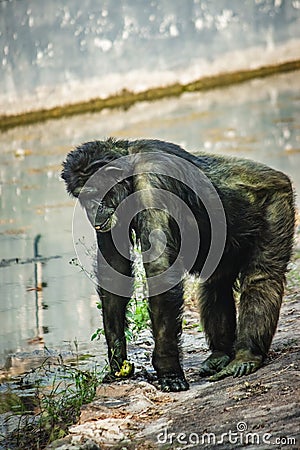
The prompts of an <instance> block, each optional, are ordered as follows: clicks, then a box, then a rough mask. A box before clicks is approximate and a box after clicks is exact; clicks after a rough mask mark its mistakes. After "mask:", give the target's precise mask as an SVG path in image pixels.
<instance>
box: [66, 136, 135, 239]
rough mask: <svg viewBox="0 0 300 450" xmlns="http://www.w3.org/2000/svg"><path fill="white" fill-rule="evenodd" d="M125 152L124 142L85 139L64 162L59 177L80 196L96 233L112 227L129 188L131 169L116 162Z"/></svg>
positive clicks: (73, 193) (74, 195)
mask: <svg viewBox="0 0 300 450" xmlns="http://www.w3.org/2000/svg"><path fill="white" fill-rule="evenodd" d="M119 143H120V144H121V148H119V146H118V144H119ZM116 148H117V149H118V150H117V151H116ZM126 153H127V141H119V142H118V141H114V140H113V139H108V140H107V141H94V142H87V143H85V144H83V145H81V146H79V147H77V148H76V149H75V150H74V151H72V152H70V153H69V154H68V156H67V158H66V160H65V161H64V163H63V171H62V178H63V179H64V181H65V183H66V185H67V190H68V192H69V193H70V194H71V195H72V196H73V197H76V198H78V199H79V201H80V203H81V205H82V206H83V207H84V208H85V210H86V213H87V216H88V219H89V221H90V222H91V224H92V226H93V227H94V228H95V230H96V231H97V232H105V231H109V230H110V229H111V228H112V227H113V226H115V224H116V223H117V220H118V219H117V214H116V213H115V211H116V209H117V207H118V206H119V205H120V203H121V202H122V201H123V200H124V198H125V197H127V196H128V195H129V193H130V191H131V184H132V183H131V179H130V177H129V176H128V175H129V170H130V168H128V166H126V164H124V162H123V163H122V166H121V165H120V164H119V163H118V159H119V158H120V157H121V156H122V154H123V155H126Z"/></svg>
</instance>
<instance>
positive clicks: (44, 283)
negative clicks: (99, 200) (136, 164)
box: [0, 73, 300, 365]
mask: <svg viewBox="0 0 300 450" xmlns="http://www.w3.org/2000/svg"><path fill="white" fill-rule="evenodd" d="M299 92H300V77H299V73H291V74H286V75H281V76H277V77H273V78H268V79H265V80H254V81H252V82H249V83H245V84H243V85H239V86H235V87H231V88H227V89H222V90H214V91H211V92H208V93H195V94H186V95H184V96H183V97H181V98H180V99H178V98H174V99H166V100H162V101H160V102H155V103H141V104H137V105H135V106H134V107H133V108H131V109H130V110H128V111H104V112H102V113H97V114H86V115H84V116H77V117H73V118H68V119H61V120H58V121H52V122H48V123H44V124H37V125H34V126H28V127H20V128H16V129H13V130H9V131H7V132H5V133H2V134H1V135H0V181H1V183H0V208H1V218H0V261H1V260H2V259H11V258H19V259H26V258H31V257H32V256H34V254H33V250H32V244H33V241H34V239H35V236H37V235H39V234H40V235H41V239H40V242H39V250H38V251H39V252H40V253H41V255H43V256H44V257H50V256H53V255H60V256H61V258H60V259H49V260H47V261H44V262H43V263H40V265H37V264H36V265H35V267H34V265H33V264H23V265H20V264H11V265H9V266H6V267H0V285H1V305H0V311H1V318H0V337H1V342H0V365H3V364H4V363H5V359H6V357H7V355H8V354H10V353H15V352H29V353H24V354H26V355H30V354H31V355H32V354H34V351H36V350H38V349H41V348H44V346H46V347H47V348H48V349H57V350H60V349H61V348H63V347H65V346H66V344H65V343H66V342H67V343H68V342H73V341H74V339H75V338H76V339H77V340H78V341H79V343H80V345H84V344H86V346H87V347H89V346H90V345H91V344H90V336H91V334H92V333H93V332H94V331H95V329H96V328H98V327H99V321H100V317H99V313H98V310H97V309H96V296H95V292H94V285H93V283H92V282H91V281H90V280H89V279H88V277H86V276H85V275H84V274H83V273H81V272H80V270H79V268H78V267H75V266H74V265H70V264H69V261H70V260H71V259H72V258H74V257H75V256H76V255H75V252H74V249H73V243H72V213H73V207H74V202H73V200H71V199H69V198H68V197H67V195H66V193H65V189H64V185H63V183H62V181H61V180H60V175H59V174H60V169H61V161H62V160H63V159H64V157H65V155H66V153H67V152H68V151H69V150H70V148H71V147H72V146H74V145H76V144H78V143H81V142H84V141H87V140H91V139H97V138H101V139H102V138H105V137H107V136H110V135H112V136H116V137H119V138H122V137H124V138H142V137H147V138H160V139H164V140H170V141H173V142H176V143H178V144H181V145H182V146H184V147H185V148H186V149H189V150H190V151H194V152H198V151H201V150H205V151H209V152H216V153H225V154H227V155H236V156H245V157H250V158H253V159H256V160H259V161H262V162H265V163H267V164H269V165H271V166H273V167H275V168H277V169H280V170H283V171H285V172H286V173H288V174H289V175H290V176H291V177H292V179H293V182H294V185H295V187H296V190H297V191H298V192H299V191H300V178H299V167H300V134H299V123H300V108H299V104H300V97H299ZM298 201H299V200H298ZM97 351H100V352H101V353H102V352H104V349H103V346H102V345H101V344H100V347H99V348H98V349H97ZM11 359H12V358H10V360H11Z"/></svg>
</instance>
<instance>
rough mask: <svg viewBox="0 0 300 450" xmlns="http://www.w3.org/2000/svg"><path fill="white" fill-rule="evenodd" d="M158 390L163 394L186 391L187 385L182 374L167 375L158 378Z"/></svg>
mask: <svg viewBox="0 0 300 450" xmlns="http://www.w3.org/2000/svg"><path fill="white" fill-rule="evenodd" d="M158 382H159V387H160V390H161V391H163V392H179V391H187V390H188V389H189V384H188V382H187V381H186V379H185V377H184V375H183V374H178V373H169V374H166V375H162V376H160V377H158Z"/></svg>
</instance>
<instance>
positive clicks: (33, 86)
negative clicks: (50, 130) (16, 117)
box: [0, 0, 300, 115]
mask: <svg viewBox="0 0 300 450" xmlns="http://www.w3.org/2000/svg"><path fill="white" fill-rule="evenodd" d="M294 59H300V1H299V0H243V1H240V0H218V1H211V0H184V1H182V0H102V1H100V0H85V1H84V2H82V0H64V1H63V2H62V1H60V0H51V1H49V2H47V1H45V0H10V1H9V0H7V1H1V2H0V66H1V77H0V115H1V114H16V113H21V112H24V111H30V110H34V109H40V108H49V107H52V106H57V105H63V104H68V103H74V102H78V101H84V100H88V99H90V98H94V97H107V96H109V95H112V94H114V93H117V92H120V91H121V90H122V89H124V88H126V89H129V90H132V91H141V90H145V89H147V88H149V87H153V86H162V85H166V84H170V83H174V82H177V81H178V82H180V83H186V82H189V81H193V80H195V79H199V78H201V77H202V76H205V75H210V74H217V73H219V72H224V71H234V70H239V69H244V68H251V67H255V66H261V65H266V64H274V63H279V62H283V61H290V60H294Z"/></svg>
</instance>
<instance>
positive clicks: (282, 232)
mask: <svg viewBox="0 0 300 450" xmlns="http://www.w3.org/2000/svg"><path fill="white" fill-rule="evenodd" d="M157 152H158V154H159V155H160V166H161V165H164V161H165V163H166V167H167V164H168V163H169V162H170V160H171V155H175V156H177V157H179V158H182V159H183V160H186V161H189V162H190V163H192V164H193V165H194V166H195V167H197V168H199V169H200V170H199V177H198V176H197V174H196V176H194V175H192V174H191V177H194V179H192V181H191V182H192V184H193V185H194V186H200V187H201V190H202V192H203V193H204V194H203V195H205V192H206V189H208V188H207V186H206V184H205V181H204V180H203V178H201V173H204V174H205V175H206V177H207V178H208V179H209V180H210V182H211V183H212V185H213V186H214V187H215V189H216V190H217V192H218V195H219V197H220V199H221V201H222V204H223V207H224V210H225V214H226V221H227V237H226V245H225V249H224V253H223V255H222V258H221V261H220V263H219V264H218V266H217V268H216V270H215V271H214V273H213V274H212V275H211V276H210V277H209V279H208V280H206V281H205V282H204V283H203V284H202V285H201V289H200V294H199V298H200V310H201V318H202V322H203V326H204V330H205V333H206V336H207V339H208V343H209V346H210V349H211V351H212V354H211V355H210V357H209V358H208V359H207V360H206V361H205V362H204V363H203V364H202V365H201V367H200V373H201V374H202V375H204V376H206V375H212V376H211V378H210V379H211V380H218V379H221V378H223V377H225V376H228V375H234V376H240V375H243V374H248V373H251V372H253V371H255V370H256V369H258V368H259V367H260V366H261V364H262V362H263V360H264V358H265V357H266V355H267V352H268V350H269V347H270V344H271V340H272V337H273V335H274V332H275V329H276V325H277V321H278V316H279V311H280V306H281V301H282V296H283V290H284V284H285V272H286V268H287V264H288V261H289V259H290V256H291V250H292V240H293V231H294V198H293V191H292V187H291V183H290V181H289V179H288V177H287V176H286V175H284V174H283V173H281V172H278V171H276V170H273V169H271V168H269V167H267V166H265V165H263V164H259V163H256V162H252V161H248V160H242V159H236V158H228V157H224V156H216V155H208V154H204V153H203V154H201V155H199V156H194V155H191V154H190V153H188V152H186V151H185V150H183V149H182V148H180V147H179V146H177V145H174V144H171V143H167V142H162V141H158V140H137V141H132V142H130V141H116V140H114V139H108V140H106V141H95V142H88V143H85V144H83V145H81V146H79V147H78V148H77V149H75V150H74V151H72V152H70V153H69V154H68V156H67V158H66V161H65V162H64V163H63V172H62V177H63V179H64V180H65V182H66V185H67V190H68V192H69V193H70V194H72V195H73V196H75V197H78V195H79V194H80V192H83V191H84V186H85V185H86V182H87V181H88V180H89V179H90V177H91V175H92V174H94V173H95V172H96V171H97V169H99V168H100V167H103V166H105V164H107V163H108V162H111V161H115V160H117V159H118V158H120V157H122V156H126V155H133V156H134V155H141V154H147V153H157ZM132 161H133V162H132V166H135V165H136V166H138V164H139V162H138V159H137V160H136V161H137V162H136V164H135V160H134V159H133V160H132ZM124 164H125V163H124ZM172 164H173V163H171V167H172V173H170V176H167V175H160V174H159V173H158V170H157V168H156V167H155V163H153V162H152V163H151V164H150V166H149V167H150V169H151V173H147V174H145V175H143V174H142V175H141V174H138V175H135V174H134V173H135V170H136V169H137V167H124V170H125V169H126V170H127V171H128V177H127V178H126V180H122V181H121V182H119V181H118V178H117V176H116V183H115V185H114V187H113V188H112V189H111V191H110V192H109V193H107V194H105V197H103V196H101V195H100V198H99V192H98V191H99V189H100V187H101V185H102V181H103V180H101V179H99V178H96V179H95V180H96V181H93V182H92V189H90V191H91V192H92V196H94V198H95V196H96V197H97V207H98V212H97V211H94V213H93V214H94V217H96V219H95V220H94V223H93V225H94V226H95V227H96V229H97V230H98V231H105V232H102V233H101V232H99V233H97V239H98V247H99V249H100V251H101V254H103V255H104V257H105V259H106V262H103V260H102V262H100V263H99V267H98V277H99V281H100V283H99V285H100V287H99V295H100V297H101V299H102V305H103V319H104V328H105V335H106V340H107V344H108V354H109V359H110V363H111V374H110V377H109V379H111V378H112V377H114V373H115V372H116V371H118V370H119V368H120V366H122V363H123V361H124V360H126V357H127V354H126V343H125V337H124V327H125V311H126V305H127V302H128V299H129V296H127V297H124V296H122V295H116V294H112V293H111V292H109V290H107V289H106V290H104V289H103V288H102V287H101V277H102V276H103V275H102V274H103V273H104V272H105V270H104V269H105V268H104V266H103V264H107V262H108V263H109V264H110V265H111V266H112V267H114V268H115V269H116V270H117V271H118V272H119V273H122V274H125V275H127V276H132V266H131V262H130V260H129V251H130V250H129V246H126V245H125V244H124V249H123V255H120V254H119V252H118V251H117V250H116V249H115V247H114V244H113V242H112V240H111V233H110V231H109V230H108V231H106V228H105V227H106V226H107V223H110V224H111V223H112V219H111V217H113V212H114V210H115V209H116V207H117V206H118V205H119V204H120V203H122V201H123V200H124V199H125V198H127V197H128V196H130V195H131V194H132V193H134V192H137V191H139V190H140V189H148V188H149V189H150V188H151V189H153V188H158V189H165V190H167V191H169V192H172V193H174V194H175V195H176V196H178V197H180V198H181V199H182V200H183V202H184V203H185V204H186V205H187V206H188V207H189V209H190V210H191V211H192V212H193V214H194V216H195V218H196V220H197V223H198V227H199V231H200V233H201V248H200V251H199V254H198V256H197V258H196V261H195V263H194V264H193V267H191V268H190V272H192V273H200V272H201V269H202V267H203V264H204V261H205V259H206V257H207V254H208V250H209V247H210V240H211V229H210V222H209V217H208V215H207V211H206V209H205V207H204V205H203V203H202V202H201V200H199V198H198V197H197V196H196V195H195V193H194V192H193V189H191V188H189V187H187V186H186V185H185V183H183V182H180V181H178V180H177V179H176V171H179V170H180V169H179V168H178V167H177V166H176V165H174V164H173V165H172ZM119 170H120V168H119ZM87 191H88V190H87ZM91 192H90V193H88V195H90V194H91ZM207 192H209V191H208V190H207ZM207 195H209V194H207ZM80 197H81V196H80ZM149 201H150V202H151V199H150V200H149V199H148V206H149ZM81 202H82V204H83V206H84V207H85V208H86V210H87V212H88V213H89V209H90V208H95V206H93V205H92V203H91V202H90V199H89V198H87V199H86V200H84V195H83V197H82V198H81ZM94 204H95V202H94ZM90 210H91V209H90ZM119 226H120V227H122V220H121V222H120V224H119ZM131 226H132V228H134V229H135V232H136V235H137V237H138V239H139V240H140V242H141V245H142V250H143V251H144V252H145V251H147V250H148V249H149V239H148V236H149V233H150V232H151V231H152V230H153V229H154V228H155V229H157V228H160V229H161V230H162V231H164V233H165V236H166V251H165V252H164V255H163V256H161V257H159V258H157V259H156V260H155V261H152V262H145V264H144V265H145V270H146V274H147V277H148V278H150V277H152V276H155V275H157V274H160V273H163V272H164V270H166V269H167V268H168V267H169V266H172V264H173V262H174V261H175V259H176V256H177V254H178V251H179V247H180V241H181V238H180V234H179V230H178V226H177V225H176V223H175V221H174V220H173V219H172V217H171V215H170V213H169V211H168V209H167V208H165V209H164V210H163V209H145V210H144V211H142V212H140V213H139V214H137V216H136V217H135V218H134V220H133V221H132V224H131ZM188 227H189V225H188V220H186V230H185V231H184V233H189V229H188ZM125 242H127V239H125V238H124V243H125ZM126 255H127V256H126ZM183 264H185V261H183ZM183 269H184V267H183ZM171 276H172V275H171ZM110 282H111V283H114V280H113V279H112V280H110ZM165 282H166V283H168V282H170V285H172V287H171V288H170V289H169V290H167V291H166V292H164V293H161V294H159V295H151V290H150V296H149V309H150V316H151V321H152V329H153V335H154V339H155V349H154V354H153V365H154V368H155V369H156V371H157V374H158V377H159V380H160V385H161V388H162V389H163V390H171V391H179V390H184V389H187V388H188V384H187V382H186V380H185V378H184V373H183V370H182V367H181V362H180V352H179V345H178V343H179V338H180V334H181V314H182V305H183V287H182V282H181V281H179V282H178V283H177V284H176V285H175V286H174V283H173V284H172V283H171V279H166V280H165ZM234 290H239V291H240V301H239V304H240V308H239V319H238V325H237V327H236V307H235V300H234Z"/></svg>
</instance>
